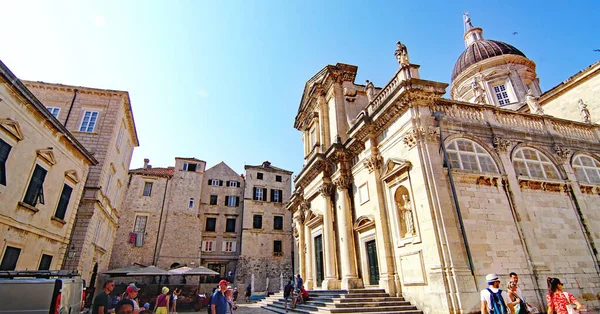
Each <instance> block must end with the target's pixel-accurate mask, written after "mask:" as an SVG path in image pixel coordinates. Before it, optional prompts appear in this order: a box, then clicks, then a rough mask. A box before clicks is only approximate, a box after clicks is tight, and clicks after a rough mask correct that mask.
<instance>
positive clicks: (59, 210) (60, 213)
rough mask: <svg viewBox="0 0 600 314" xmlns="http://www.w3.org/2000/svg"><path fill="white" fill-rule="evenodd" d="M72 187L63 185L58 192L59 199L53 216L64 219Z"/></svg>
mask: <svg viewBox="0 0 600 314" xmlns="http://www.w3.org/2000/svg"><path fill="white" fill-rule="evenodd" d="M72 192H73V188H72V187H70V186H68V185H66V184H65V185H63V189H62V192H61V193H60V199H59V200H58V206H57V207H56V213H55V214H54V217H56V218H60V219H65V214H66V212H67V207H68V206H69V200H70V199H71V193H72Z"/></svg>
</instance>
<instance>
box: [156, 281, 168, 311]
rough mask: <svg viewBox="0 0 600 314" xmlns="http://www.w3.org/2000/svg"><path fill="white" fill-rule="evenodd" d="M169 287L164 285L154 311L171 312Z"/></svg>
mask: <svg viewBox="0 0 600 314" xmlns="http://www.w3.org/2000/svg"><path fill="white" fill-rule="evenodd" d="M167 293H169V288H167V287H163V288H162V290H161V294H160V295H159V296H158V298H156V304H155V305H154V313H156V314H168V313H169V301H170V300H169V299H170V298H169V296H168V295H167Z"/></svg>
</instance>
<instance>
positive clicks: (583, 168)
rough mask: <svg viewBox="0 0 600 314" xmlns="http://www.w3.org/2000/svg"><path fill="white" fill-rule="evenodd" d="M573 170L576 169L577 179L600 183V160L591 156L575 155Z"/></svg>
mask: <svg viewBox="0 0 600 314" xmlns="http://www.w3.org/2000/svg"><path fill="white" fill-rule="evenodd" d="M573 170H575V177H577V181H580V182H589V183H600V162H598V160H596V159H594V158H592V157H590V156H586V155H579V156H577V157H575V159H574V160H573Z"/></svg>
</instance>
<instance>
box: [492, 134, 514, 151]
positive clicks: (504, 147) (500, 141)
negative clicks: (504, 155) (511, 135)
mask: <svg viewBox="0 0 600 314" xmlns="http://www.w3.org/2000/svg"><path fill="white" fill-rule="evenodd" d="M492 144H493V145H494V148H496V151H497V152H507V151H508V149H509V148H510V145H511V144H512V143H511V141H509V140H507V139H505V138H502V137H500V136H498V135H495V134H494V135H493V136H492Z"/></svg>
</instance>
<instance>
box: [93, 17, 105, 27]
mask: <svg viewBox="0 0 600 314" xmlns="http://www.w3.org/2000/svg"><path fill="white" fill-rule="evenodd" d="M94 24H96V26H104V25H105V24H106V18H105V17H104V15H97V16H95V17H94Z"/></svg>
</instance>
